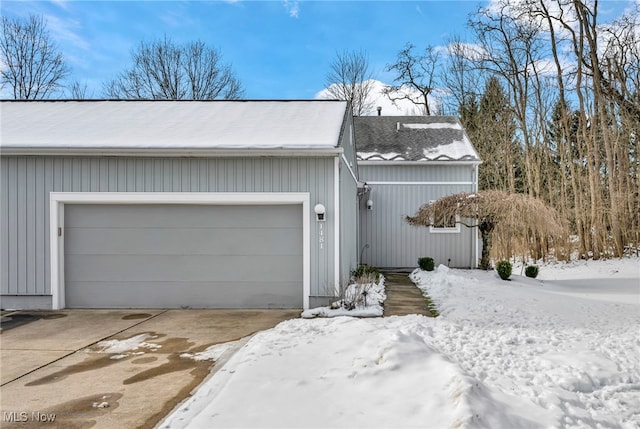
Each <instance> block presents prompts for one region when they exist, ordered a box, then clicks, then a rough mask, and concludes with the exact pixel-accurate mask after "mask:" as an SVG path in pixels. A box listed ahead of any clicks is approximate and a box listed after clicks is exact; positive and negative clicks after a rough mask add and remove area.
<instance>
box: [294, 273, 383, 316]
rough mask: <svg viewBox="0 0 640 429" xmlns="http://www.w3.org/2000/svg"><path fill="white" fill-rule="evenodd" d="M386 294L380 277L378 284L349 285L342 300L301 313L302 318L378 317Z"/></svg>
mask: <svg viewBox="0 0 640 429" xmlns="http://www.w3.org/2000/svg"><path fill="white" fill-rule="evenodd" d="M386 299H387V294H386V293H385V288H384V276H382V275H380V277H379V280H378V283H367V284H357V283H354V284H350V285H349V286H348V287H347V289H346V290H345V291H344V292H343V298H342V299H340V300H339V301H336V302H334V303H333V304H332V305H331V306H330V307H317V308H311V309H309V310H305V311H303V312H302V315H301V316H302V317H303V318H305V319H311V318H314V317H338V316H353V317H380V316H382V312H383V310H384V307H383V305H384V301H385V300H386Z"/></svg>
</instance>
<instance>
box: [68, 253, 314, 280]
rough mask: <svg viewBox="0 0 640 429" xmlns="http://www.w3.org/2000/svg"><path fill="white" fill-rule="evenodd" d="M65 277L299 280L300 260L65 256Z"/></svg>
mask: <svg viewBox="0 0 640 429" xmlns="http://www.w3.org/2000/svg"><path fill="white" fill-rule="evenodd" d="M67 258H69V259H70V260H69V261H68V262H69V263H68V264H67V266H68V268H67V270H66V273H65V275H66V276H67V277H68V278H69V279H73V281H78V282H80V281H87V282H90V281H109V282H117V281H163V280H167V281H194V282H203V281H211V280H212V279H217V280H220V281H225V282H227V281H253V282H260V281H261V280H262V279H264V278H265V277H266V278H268V279H269V280H273V281H292V280H299V279H300V278H301V276H302V257H301V256H300V257H291V256H277V255H266V256H262V257H260V258H256V257H254V256H229V255H228V256H216V257H215V258H211V257H209V256H203V255H188V256H187V255H184V256H174V255H111V256H109V257H108V258H105V257H104V256H102V255H68V256H67ZM105 259H106V260H107V262H105Z"/></svg>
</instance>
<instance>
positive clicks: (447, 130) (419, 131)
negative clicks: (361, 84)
mask: <svg viewBox="0 0 640 429" xmlns="http://www.w3.org/2000/svg"><path fill="white" fill-rule="evenodd" d="M354 127H355V138H356V145H357V149H358V160H362V161H480V157H479V156H478V153H477V152H476V150H475V149H474V147H473V145H472V144H471V141H470V140H469V137H468V136H467V134H466V133H465V131H464V129H463V127H462V124H461V123H460V121H459V120H458V119H457V118H455V117H452V116H359V117H355V118H354Z"/></svg>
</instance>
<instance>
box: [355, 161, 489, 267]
mask: <svg viewBox="0 0 640 429" xmlns="http://www.w3.org/2000/svg"><path fill="white" fill-rule="evenodd" d="M474 177H475V176H474V170H473V166H472V165H469V166H466V165H454V166H445V165H431V166H430V165H385V166H382V165H381V166H375V165H374V166H371V165H364V166H363V165H361V166H360V179H361V180H364V181H366V182H368V183H370V182H372V183H373V184H372V185H371V188H372V191H371V194H370V196H369V197H370V199H371V200H373V210H366V208H365V207H361V210H360V213H361V215H360V223H361V236H362V243H361V245H362V246H365V245H367V244H368V245H369V247H368V248H367V249H365V250H364V252H363V262H364V263H366V264H369V265H373V266H377V267H387V268H389V267H394V268H409V267H416V266H417V261H418V258H420V257H423V256H430V257H432V258H434V259H435V262H436V264H447V263H449V264H450V265H451V266H452V267H471V266H473V265H474V263H475V262H474V261H473V259H474V254H473V251H474V247H473V246H474V240H473V238H474V234H476V233H477V232H476V231H475V229H469V228H466V227H464V226H462V227H461V228H460V233H447V234H432V233H430V232H429V229H428V228H425V227H416V226H410V225H408V224H407V223H406V222H405V220H404V219H405V216H407V215H413V214H415V212H416V211H417V210H418V208H420V206H421V205H422V204H425V203H428V202H429V201H431V200H436V199H438V198H441V197H444V196H447V195H452V194H455V193H459V192H473V191H474V189H475V187H474V186H475V185H474V184H473V183H475V180H474ZM376 182H386V183H389V182H400V183H398V184H375V183H376ZM411 182H435V183H437V184H412V183H411ZM456 182H458V183H456ZM363 203H364V202H363ZM449 260H450V261H449Z"/></svg>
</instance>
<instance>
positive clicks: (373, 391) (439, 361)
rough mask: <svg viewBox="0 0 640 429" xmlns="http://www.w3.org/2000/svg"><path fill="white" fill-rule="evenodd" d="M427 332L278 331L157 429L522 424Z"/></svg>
mask: <svg viewBox="0 0 640 429" xmlns="http://www.w3.org/2000/svg"><path fill="white" fill-rule="evenodd" d="M428 324H429V323H428V321H427V320H426V318H424V317H423V316H408V317H395V318H390V319H354V318H346V317H340V318H335V319H316V320H291V321H287V322H283V323H281V324H280V325H278V326H277V327H276V328H275V329H272V330H270V331H266V332H262V333H260V334H258V335H256V336H255V337H254V338H253V339H252V340H251V341H250V342H249V343H248V344H247V345H245V347H244V348H243V349H242V350H241V351H240V352H239V353H238V354H236V355H234V357H232V358H231V359H230V360H229V361H228V362H227V364H226V365H225V366H224V367H223V368H222V369H221V370H220V371H219V372H218V373H216V374H215V376H214V377H212V378H211V379H210V382H209V383H207V385H206V386H203V388H201V389H199V390H198V391H197V392H196V393H195V395H194V396H193V397H192V398H191V399H190V400H189V401H187V402H186V403H185V404H184V405H183V406H182V407H181V408H180V409H178V410H177V411H175V412H174V413H172V414H171V415H170V416H169V417H168V418H167V419H166V420H165V421H164V422H163V423H162V424H161V425H160V426H159V427H164V428H184V427H190V428H204V427H225V428H233V427H261V428H269V427H274V428H275V427H277V428H291V427H295V428H299V427H318V428H320V427H367V428H390V427H425V426H428V427H453V426H458V425H460V424H461V423H463V422H465V421H469V420H474V421H485V420H484V419H485V417H484V416H483V417H480V416H478V415H476V414H478V412H479V411H480V410H482V413H483V415H490V414H493V415H495V414H496V412H497V411H499V412H500V413H501V414H502V413H504V417H503V418H502V421H505V422H511V423H514V424H517V423H523V422H526V420H522V419H521V418H519V417H518V416H517V411H514V409H515V407H513V406H512V405H509V404H508V403H507V401H506V400H505V399H504V398H501V399H502V402H501V406H500V407H496V406H495V403H496V399H494V398H493V397H492V393H491V392H489V391H488V390H487V389H486V388H484V387H483V386H482V385H481V384H480V383H478V382H477V381H475V380H473V379H471V378H469V377H468V376H466V375H465V374H464V373H463V371H462V370H461V369H460V367H459V366H458V365H456V364H455V363H453V362H451V361H450V360H449V359H448V358H447V357H446V356H444V355H442V354H441V353H440V352H439V351H438V350H437V349H436V348H435V347H434V346H433V344H431V341H430V338H431V334H432V328H430V327H429V326H428ZM510 401H513V402H515V403H516V404H519V405H522V404H521V402H522V401H519V400H518V399H517V398H510ZM472 402H474V403H476V407H475V409H474V408H472V407H471V405H470V404H471V403H472ZM524 406H525V407H526V406H527V405H526V404H525V405H524ZM529 407H530V406H529ZM476 411H477V412H476ZM533 411H535V410H533ZM530 423H531V422H530Z"/></svg>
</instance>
